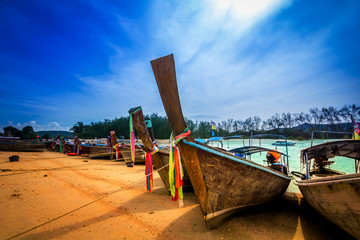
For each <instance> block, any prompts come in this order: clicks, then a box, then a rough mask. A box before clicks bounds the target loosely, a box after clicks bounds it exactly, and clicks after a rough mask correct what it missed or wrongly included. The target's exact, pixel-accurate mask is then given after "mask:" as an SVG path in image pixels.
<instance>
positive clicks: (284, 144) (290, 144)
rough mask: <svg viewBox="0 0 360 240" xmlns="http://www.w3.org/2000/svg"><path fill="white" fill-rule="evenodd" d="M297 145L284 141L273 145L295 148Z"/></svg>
mask: <svg viewBox="0 0 360 240" xmlns="http://www.w3.org/2000/svg"><path fill="white" fill-rule="evenodd" d="M295 144H296V143H295V142H288V141H283V140H280V141H276V142H274V143H272V145H274V146H294V145H295Z"/></svg>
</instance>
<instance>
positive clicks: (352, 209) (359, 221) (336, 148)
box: [292, 140, 360, 239]
mask: <svg viewBox="0 0 360 240" xmlns="http://www.w3.org/2000/svg"><path fill="white" fill-rule="evenodd" d="M336 156H341V157H346V158H348V159H349V158H350V159H354V160H355V173H354V174H345V173H342V172H340V171H336V170H333V169H330V166H331V165H332V164H333V163H334V162H335V161H329V159H331V158H334V157H336ZM300 160H301V162H302V164H303V165H304V166H305V170H306V171H305V173H300V172H292V174H293V175H294V176H297V177H299V178H300V179H299V180H296V182H295V184H296V185H298V186H299V188H300V191H301V193H302V194H303V196H304V198H305V199H306V201H307V202H308V203H309V204H310V205H311V206H312V207H313V208H315V210H317V211H318V212H319V213H320V214H322V215H323V216H324V217H326V218H327V219H329V220H330V221H332V222H333V223H335V224H336V225H338V226H339V227H340V228H342V229H344V230H345V231H347V232H348V233H349V234H351V235H353V236H354V237H355V238H357V239H360V173H359V171H360V140H341V141H335V142H328V143H323V144H319V145H316V146H312V147H309V148H306V149H303V150H302V151H301V155H300ZM312 160H313V164H312V163H311V162H312ZM334 160H335V159H334ZM337 160H339V161H346V160H347V159H344V158H340V159H337Z"/></svg>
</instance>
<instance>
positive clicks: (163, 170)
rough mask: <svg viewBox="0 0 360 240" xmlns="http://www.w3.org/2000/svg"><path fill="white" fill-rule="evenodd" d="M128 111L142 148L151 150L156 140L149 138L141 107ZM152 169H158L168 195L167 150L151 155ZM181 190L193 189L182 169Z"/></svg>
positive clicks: (150, 134)
mask: <svg viewBox="0 0 360 240" xmlns="http://www.w3.org/2000/svg"><path fill="white" fill-rule="evenodd" d="M129 113H131V114H132V120H133V125H134V127H135V128H136V131H137V133H138V134H139V137H140V139H141V142H142V143H143V150H144V151H145V152H151V151H153V149H154V146H156V144H155V142H156V140H155V139H154V138H151V136H152V135H153V133H152V129H149V128H147V126H146V123H145V118H144V115H143V112H142V109H141V107H135V108H131V109H130V110H129ZM152 159H153V164H154V169H157V170H158V173H159V175H160V178H161V180H162V182H163V183H164V185H165V188H166V190H167V191H168V194H169V195H170V184H169V166H168V165H169V151H168V150H163V149H159V150H158V151H157V152H156V153H155V154H153V155H152ZM183 183H184V185H183V190H184V191H191V190H193V188H192V186H191V182H190V179H189V176H188V174H187V172H186V171H184V178H183Z"/></svg>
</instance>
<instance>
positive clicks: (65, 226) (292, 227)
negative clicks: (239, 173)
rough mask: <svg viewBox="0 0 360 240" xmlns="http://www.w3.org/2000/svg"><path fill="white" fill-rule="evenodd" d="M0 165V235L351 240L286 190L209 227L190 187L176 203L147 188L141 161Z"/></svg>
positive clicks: (0, 159)
mask: <svg viewBox="0 0 360 240" xmlns="http://www.w3.org/2000/svg"><path fill="white" fill-rule="evenodd" d="M12 155H18V156H20V161H18V162H9V156H12ZM0 169H1V171H0V188H1V190H0V199H1V200H0V210H1V214H0V239H12V238H13V239H190V238H191V239H352V237H351V236H350V235H348V234H347V233H346V232H344V231H343V230H341V229H339V228H338V227H337V226H335V225H334V224H332V223H331V222H329V221H327V220H326V219H325V218H323V217H322V216H321V215H319V214H318V213H317V212H315V210H313V209H312V208H311V207H310V206H309V205H308V204H307V203H306V201H305V200H304V199H303V198H302V196H301V194H300V193H297V192H296V191H295V192H294V191H293V190H292V191H287V192H286V193H285V194H284V195H283V197H281V198H280V199H278V200H276V201H274V202H271V203H268V204H265V205H261V206H257V207H254V208H252V209H248V210H246V211H243V212H241V213H238V214H237V215H236V216H234V217H232V218H231V219H229V221H228V222H227V223H226V224H224V225H223V226H221V227H219V228H217V229H213V230H209V229H207V228H206V226H205V223H204V221H203V219H202V214H201V210H200V207H199V204H198V201H197V198H196V196H195V194H194V193H192V192H190V193H185V194H184V207H183V208H179V207H178V204H177V202H172V201H171V199H170V196H168V195H167V191H166V190H165V188H164V185H163V183H162V182H161V179H160V177H159V175H158V174H157V173H155V174H154V190H153V192H152V193H150V192H147V191H146V182H145V176H144V166H143V165H135V167H133V168H128V167H126V165H125V163H124V162H123V161H110V160H92V159H89V158H86V157H81V156H66V155H62V154H60V153H55V152H21V153H19V152H0Z"/></svg>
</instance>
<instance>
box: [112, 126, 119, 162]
mask: <svg viewBox="0 0 360 240" xmlns="http://www.w3.org/2000/svg"><path fill="white" fill-rule="evenodd" d="M110 136H111V141H112V143H113V147H112V148H113V149H114V150H115V155H116V160H119V147H120V145H119V143H118V141H117V137H116V136H115V131H111V132H110Z"/></svg>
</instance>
